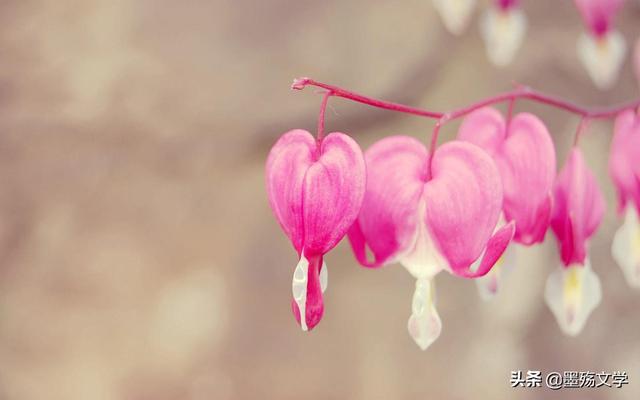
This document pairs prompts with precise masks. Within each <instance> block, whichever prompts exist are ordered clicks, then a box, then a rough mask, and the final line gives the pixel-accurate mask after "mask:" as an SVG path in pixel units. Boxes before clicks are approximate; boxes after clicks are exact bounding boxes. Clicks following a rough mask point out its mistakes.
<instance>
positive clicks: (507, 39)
mask: <svg viewBox="0 0 640 400" xmlns="http://www.w3.org/2000/svg"><path fill="white" fill-rule="evenodd" d="M526 31H527V17H526V16H525V14H524V12H523V11H522V10H521V9H519V8H517V7H513V8H509V9H508V10H501V9H498V8H496V7H491V8H489V9H488V10H487V11H486V12H485V13H484V14H483V15H482V19H481V20H480V34H481V36H482V38H483V40H484V43H485V46H486V49H487V56H488V57H489V61H491V63H492V64H494V65H495V66H497V67H504V66H507V65H509V64H511V61H513V58H514V57H515V55H516V53H517V51H518V49H519V48H520V46H521V45H522V41H523V39H524V35H525V33H526Z"/></svg>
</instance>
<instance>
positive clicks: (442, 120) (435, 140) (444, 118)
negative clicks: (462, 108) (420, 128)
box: [427, 115, 449, 180]
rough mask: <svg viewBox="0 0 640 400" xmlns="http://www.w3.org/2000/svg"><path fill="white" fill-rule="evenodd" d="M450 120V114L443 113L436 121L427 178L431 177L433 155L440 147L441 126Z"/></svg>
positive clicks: (432, 134) (430, 147)
mask: <svg viewBox="0 0 640 400" xmlns="http://www.w3.org/2000/svg"><path fill="white" fill-rule="evenodd" d="M448 120H449V116H448V115H443V116H442V118H440V119H439V120H438V122H436V124H435V126H434V127H433V132H432V133H431V144H430V145H429V158H428V159H427V180H430V179H431V162H432V161H433V155H434V154H435V152H436V147H438V136H440V128H442V126H443V125H444V124H446V123H447V121H448Z"/></svg>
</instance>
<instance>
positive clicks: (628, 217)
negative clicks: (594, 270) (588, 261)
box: [611, 205, 640, 288]
mask: <svg viewBox="0 0 640 400" xmlns="http://www.w3.org/2000/svg"><path fill="white" fill-rule="evenodd" d="M611 254H612V256H613V259H614V260H615V261H616V262H617V263H618V265H619V266H620V268H621V269H622V272H623V273H624V277H625V278H626V280H627V282H628V283H629V285H630V286H631V287H634V288H640V221H639V220H638V213H637V211H636V209H635V207H634V206H633V205H628V206H627V208H626V209H625V214H624V221H623V223H622V225H621V226H620V228H618V230H617V231H616V234H615V235H614V237H613V244H612V245H611Z"/></svg>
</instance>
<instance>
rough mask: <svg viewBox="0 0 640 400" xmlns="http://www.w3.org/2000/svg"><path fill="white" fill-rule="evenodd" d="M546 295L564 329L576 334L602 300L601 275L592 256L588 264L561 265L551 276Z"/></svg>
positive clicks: (568, 333)
mask: <svg viewBox="0 0 640 400" xmlns="http://www.w3.org/2000/svg"><path fill="white" fill-rule="evenodd" d="M544 298H545V302H546V303H547V306H548V307H549V308H550V309H551V312H552V313H553V315H554V317H555V318H556V321H557V323H558V325H559V327H560V329H561V330H562V332H563V333H564V334H565V335H568V336H576V335H578V334H579V333H580V332H582V330H583V329H584V326H585V325H586V322H587V320H588V318H589V316H590V315H591V313H592V312H593V311H594V310H595V308H596V307H597V306H598V305H599V304H600V302H601V300H602V288H601V285H600V279H599V278H598V276H597V275H596V274H595V273H594V272H593V270H592V269H591V264H590V262H589V260H588V259H586V262H585V264H584V265H578V264H573V265H570V266H568V267H564V266H559V267H558V268H556V269H555V270H554V271H553V272H552V273H551V275H549V278H548V279H547V283H546V285H545V293H544Z"/></svg>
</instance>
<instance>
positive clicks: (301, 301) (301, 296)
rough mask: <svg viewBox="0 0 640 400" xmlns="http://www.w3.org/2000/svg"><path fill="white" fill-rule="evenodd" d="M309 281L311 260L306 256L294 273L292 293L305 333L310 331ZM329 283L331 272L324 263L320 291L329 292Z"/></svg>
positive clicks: (301, 258) (321, 271)
mask: <svg viewBox="0 0 640 400" xmlns="http://www.w3.org/2000/svg"><path fill="white" fill-rule="evenodd" d="M308 279H309V260H307V259H306V258H305V256H304V252H303V254H302V256H300V261H299V262H298V265H296V269H295V270H294V271H293V279H292V280H291V293H292V294H293V300H294V301H295V302H296V304H297V305H298V310H299V311H300V327H301V328H302V330H303V331H304V332H307V331H308V330H309V327H308V325H307V313H306V306H307V282H308ZM328 281H329V270H328V269H327V264H326V263H325V262H324V260H323V261H322V269H321V270H320V290H322V293H324V292H325V291H326V290H327V285H328Z"/></svg>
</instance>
